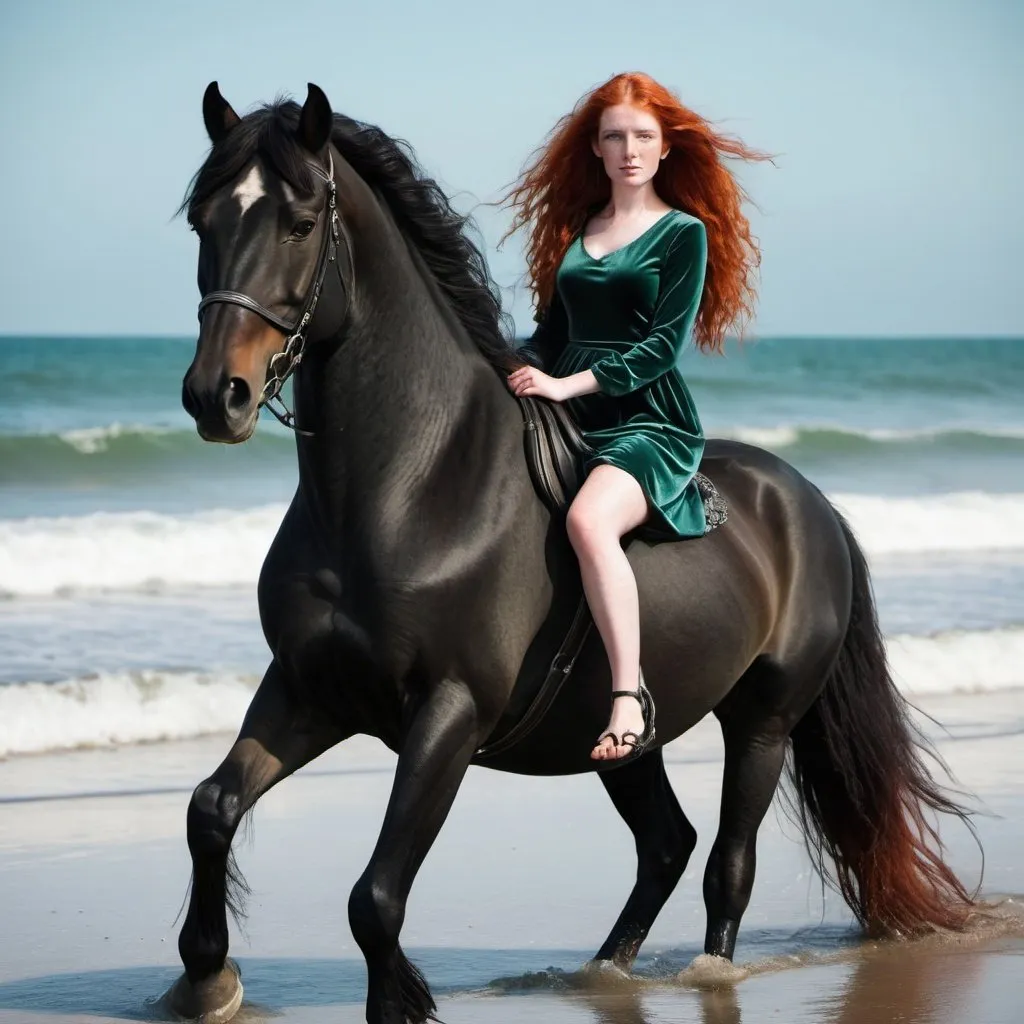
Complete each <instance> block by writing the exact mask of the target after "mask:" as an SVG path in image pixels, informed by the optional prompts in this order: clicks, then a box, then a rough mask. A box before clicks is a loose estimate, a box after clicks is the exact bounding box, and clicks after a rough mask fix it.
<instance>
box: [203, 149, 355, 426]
mask: <svg viewBox="0 0 1024 1024" xmlns="http://www.w3.org/2000/svg"><path fill="white" fill-rule="evenodd" d="M327 160H328V169H327V173H326V174H325V173H324V172H323V170H322V169H321V168H319V167H318V166H317V165H316V164H313V163H311V164H309V167H310V169H311V170H312V171H313V172H314V173H315V174H316V175H317V176H318V177H319V178H321V179H322V180H323V181H324V182H325V183H326V185H327V203H326V205H325V207H324V211H325V213H326V214H327V217H328V220H329V223H327V224H325V225H324V232H323V236H322V238H321V241H320V252H319V254H318V256H317V262H316V271H315V273H314V274H313V284H312V286H311V287H310V290H309V292H308V293H307V295H306V301H305V302H304V303H303V306H302V312H301V313H300V314H299V316H298V317H297V318H296V319H295V320H294V321H289V320H285V319H284V318H283V317H280V316H278V315H277V314H276V313H273V312H271V311H270V310H269V309H267V307H266V306H264V305H263V304H262V303H260V302H257V301H256V299H254V298H252V296H250V295H246V294H245V293H244V292H233V291H214V292H207V293H206V294H205V295H204V296H203V297H202V299H200V301H199V309H198V311H197V312H198V315H199V320H200V322H202V319H203V310H204V309H206V307H207V306H212V305H213V304H214V303H217V302H227V303H230V304H232V305H235V306H241V307H242V308H243V309H248V310H250V311H251V312H253V313H256V314H258V315H259V316H261V317H262V318H263V319H264V320H266V321H267V323H269V324H270V325H271V326H272V327H276V328H277V329H278V330H280V331H283V332H284V333H285V334H286V335H287V339H286V340H285V343H284V348H283V349H282V350H281V351H280V352H275V353H274V354H273V355H272V356H271V357H270V364H269V366H268V367H267V380H266V382H265V383H264V385H263V390H262V391H261V392H260V397H259V401H258V402H257V406H256V407H257V408H258V409H259V408H262V407H263V406H266V407H267V409H269V410H270V412H271V413H272V414H273V415H274V416H275V417H276V418H277V419H278V421H279V422H281V423H282V424H284V426H286V427H288V429H289V430H294V431H295V432H296V433H297V434H304V435H305V436H307V437H310V436H312V435H311V434H310V432H309V431H307V430H300V429H299V427H298V426H296V424H295V414H294V413H293V412H292V411H291V410H290V409H289V408H288V406H287V405H285V403H284V400H283V399H282V398H281V388H283V387H284V384H285V381H287V380H288V378H289V377H290V376H291V375H292V374H293V373H294V372H295V371H296V370H297V369H298V368H299V364H300V363H301V362H302V357H303V355H304V353H305V350H306V330H307V328H308V327H309V323H310V321H311V320H312V319H313V314H314V313H315V312H316V306H317V303H318V302H319V301H320V292H321V289H322V288H323V284H324V280H325V278H326V277H327V268H328V267H329V266H330V265H331V264H332V263H333V264H334V265H335V267H336V268H337V271H338V281H339V282H340V284H341V289H342V291H343V292H346V288H345V276H344V274H343V273H342V270H341V263H340V261H339V260H338V243H339V240H340V239H341V238H344V240H345V250H346V252H347V254H348V261H349V266H350V267H351V266H352V265H353V259H352V242H351V240H350V238H349V235H348V231H346V230H345V225H344V223H343V222H342V220H341V218H340V217H339V216H338V209H337V198H338V196H337V193H338V186H337V184H336V183H335V181H334V157H333V156H332V155H331V153H330V150H328V153H327ZM274 402H276V403H277V404H278V405H279V406H280V407H281V409H280V411H278V410H277V409H276V408H274V405H273V404H272V403H274Z"/></svg>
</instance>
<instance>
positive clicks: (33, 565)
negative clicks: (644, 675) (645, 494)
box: [0, 338, 1024, 754]
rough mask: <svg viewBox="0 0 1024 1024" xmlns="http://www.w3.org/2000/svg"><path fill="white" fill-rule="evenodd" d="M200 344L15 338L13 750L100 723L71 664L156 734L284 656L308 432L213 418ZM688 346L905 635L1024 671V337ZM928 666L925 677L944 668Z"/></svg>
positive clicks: (720, 414)
mask: <svg viewBox="0 0 1024 1024" xmlns="http://www.w3.org/2000/svg"><path fill="white" fill-rule="evenodd" d="M193 344H194V343H193V342H192V341H189V340H185V339H159V338H117V339H114V338H3V339H0V382H2V388H3V398H2V399H0V684H7V685H6V687H0V754H2V753H3V752H4V751H5V750H20V749H28V748H30V747H31V746H32V744H35V745H36V746H35V748H38V749H45V748H46V747H47V746H62V745H73V743H77V742H89V741H90V740H89V735H90V734H89V732H88V728H86V731H85V734H81V732H80V731H79V732H75V731H74V730H72V729H71V728H70V725H69V724H68V722H70V717H69V716H68V715H65V713H64V711H62V710H61V709H62V708H63V707H64V705H63V704H61V703H60V702H59V701H58V703H57V704H56V705H54V706H51V704H48V703H47V701H52V700H53V699H55V698H54V694H55V693H57V692H58V691H59V688H60V687H61V686H63V687H65V688H66V689H67V688H68V687H70V688H71V689H68V691H67V692H68V693H69V694H70V693H71V692H72V690H74V692H75V693H78V696H79V698H80V699H81V700H84V701H85V703H86V704H88V703H89V702H96V701H106V702H107V704H105V705H104V708H105V711H104V714H105V715H106V717H107V718H109V717H110V716H113V717H114V718H117V716H118V715H119V714H122V713H123V715H124V716H125V720H124V729H123V731H122V733H119V734H118V735H119V736H126V737H128V738H146V737H147V736H149V734H148V733H145V735H144V734H143V733H144V729H143V725H142V724H140V723H141V721H142V719H141V717H140V715H139V714H137V713H138V712H139V709H140V707H141V704H142V703H143V702H144V700H150V701H151V700H152V699H154V698H153V694H154V693H155V694H157V695H158V697H159V695H160V694H163V695H164V696H166V697H167V698H168V699H170V697H171V695H173V694H175V693H176V694H178V695H179V696H180V695H181V694H183V693H186V692H187V693H190V694H193V696H194V697H195V700H196V701H197V702H199V703H195V704H194V706H193V705H192V704H188V702H187V701H186V705H187V707H194V710H195V716H194V720H192V719H190V718H189V713H187V709H186V713H185V714H184V717H183V719H182V721H181V723H180V725H179V726H176V728H178V729H179V733H180V734H182V735H189V734H191V733H190V731H189V730H190V729H192V730H193V731H196V730H198V731H203V730H204V729H206V728H212V727H214V726H217V724H218V720H216V716H214V718H212V719H211V717H210V712H209V709H208V708H206V709H205V710H201V708H200V703H201V702H200V698H203V699H205V698H206V697H209V696H210V695H211V693H219V694H220V696H222V697H225V700H226V704H225V708H226V709H227V710H224V712H223V714H224V716H225V719H224V721H225V722H226V723H227V724H224V722H221V723H220V726H219V727H224V728H227V727H231V726H232V725H233V724H234V722H235V719H234V718H232V717H231V716H232V715H234V714H236V712H237V706H241V707H243V708H244V699H245V698H246V695H247V693H248V692H250V690H251V685H252V682H253V680H254V678H255V677H256V675H257V674H259V673H260V672H261V670H262V668H263V666H264V665H265V663H266V657H267V655H266V650H265V647H264V645H263V641H262V639H261V637H260V635H259V630H258V626H257V620H256V609H255V597H254V591H255V579H256V574H257V572H258V569H259V565H260V562H261V560H262V557H263V554H264V552H265V551H266V548H267V545H268V544H269V542H270V539H271V537H272V536H273V533H274V530H275V529H276V526H277V524H278V522H279V521H280V517H281V514H282V511H283V508H284V506H285V504H286V502H287V501H288V500H289V498H290V496H291V493H292V491H293V489H294V486H295V481H296V470H295V458H294V447H293V445H294V442H293V439H292V438H291V436H290V435H289V434H288V432H287V431H285V430H284V429H283V428H282V427H280V426H279V425H278V424H277V423H276V422H275V421H273V420H272V419H271V418H270V417H269V416H266V415H264V417H263V419H262V421H261V423H260V427H259V430H258V432H257V434H256V436H255V438H254V439H253V440H252V441H251V442H249V443H248V444H245V445H241V446H231V447H228V446H223V445H211V444H206V443H204V442H203V441H201V440H200V438H199V437H198V436H197V434H196V432H195V429H194V425H193V424H192V421H191V420H190V419H189V417H188V416H187V415H186V414H185V412H184V411H183V410H182V408H181V404H180V389H181V379H182V376H183V374H184V373H185V371H186V369H187V367H188V365H189V363H190V361H191V358H192V354H193ZM683 370H684V372H685V374H686V377H687V380H688V382H689V384H690V387H691V389H692V391H693V394H694V397H695V400H696V402H697V406H698V409H699V411H700V414H701V417H702V419H703V422H704V426H705V430H706V432H707V434H708V435H709V436H727V437H735V438H739V439H742V440H746V441H749V442H751V443H753V444H758V445H762V446H764V447H767V448H770V449H772V450H774V451H776V452H777V453H778V454H780V455H781V456H782V457H783V458H786V459H787V460H789V461H790V462H792V463H793V464H794V465H795V466H796V467H797V468H799V469H800V470H801V471H803V472H804V473H805V474H806V475H807V476H808V477H809V478H810V479H812V480H813V481H814V482H815V483H817V484H818V485H819V486H820V487H821V488H822V489H823V490H824V491H825V492H826V493H827V494H829V495H830V497H832V499H833V500H834V501H836V502H837V504H839V506H840V507H841V508H843V510H844V511H845V512H846V513H847V514H848V515H849V516H850V518H851V521H852V522H853V524H854V527H855V529H857V531H858V535H859V536H860V538H861V541H862V543H863V545H864V547H865V548H866V550H867V551H868V554H869V557H870V559H871V563H872V567H873V571H874V576H875V583H876V588H877V591H878V596H879V601H880V607H881V612H882V619H883V626H884V627H885V628H886V630H887V631H888V632H889V633H890V634H891V635H893V636H899V637H905V636H909V637H911V638H916V640H921V641H922V642H923V643H925V644H929V643H932V644H933V647H932V648H920V645H918V646H914V644H911V648H912V649H913V650H914V651H919V649H920V650H922V651H925V654H922V655H921V658H925V655H927V658H933V657H934V658H936V659H938V664H940V665H942V666H946V667H949V668H950V671H949V677H948V678H949V679H951V680H953V682H952V683H949V685H954V684H955V681H956V679H957V678H959V676H958V672H960V668H962V669H963V672H967V671H968V668H969V669H970V672H973V673H974V675H971V678H972V679H975V682H974V684H973V685H975V686H976V687H980V688H982V689H984V688H986V686H989V685H998V686H1006V685H1024V670H1021V671H1020V672H1019V677H1018V673H1017V670H1016V669H1015V668H1014V667H1013V666H1014V665H1016V664H1018V663H1022V664H1024V598H1022V596H1021V595H1022V594H1024V340H1013V339H1003V340H993V339H972V338H960V339H949V338H944V339H927V338H921V339H913V340H891V339H855V338H849V339H814V338H801V339H785V338H772V339H764V340H761V341H757V342H753V343H748V344H747V345H745V346H742V347H740V346H737V345H732V346H730V347H729V349H728V350H727V355H726V356H725V357H724V358H722V357H708V356H702V355H699V354H697V353H695V352H690V353H687V355H686V356H685V357H684V361H683ZM916 640H915V642H916ZM929 650H930V651H931V653H930V654H928V653H927V651H929ZM915 656H916V655H915ZM927 658H925V660H927ZM924 663H925V662H924V661H923V660H922V661H920V664H921V665H922V666H923V665H924ZM968 663H969V664H968ZM914 666H915V663H914V662H913V661H911V662H910V663H909V667H908V671H909V672H910V675H911V676H912V677H913V678H912V679H911V681H910V682H909V684H908V686H909V688H910V689H914V688H918V689H919V688H921V687H928V688H931V689H935V688H936V686H937V685H940V684H935V683H933V682H930V681H929V680H931V679H932V677H933V676H934V675H935V672H934V670H928V672H927V673H926V672H925V669H924V668H923V667H922V668H921V671H920V672H917V670H916V669H915V667H914ZM950 666H951V667H950ZM958 666H960V668H958ZM970 672H969V673H968V674H970ZM939 674H940V675H941V673H939ZM960 675H963V673H960ZM944 678H945V677H944ZM993 680H995V681H996V682H993ZM83 681H84V682H83ZM34 683H39V684H42V685H43V686H44V689H43V690H39V691H37V690H31V691H30V690H27V689H26V686H29V685H30V684H34ZM941 685H947V684H946V683H942V684H941ZM83 687H84V689H83ZM75 688H77V689H75ZM218 688H219V689H218ZM4 691H6V694H7V696H8V697H10V695H11V694H13V693H14V692H15V691H17V693H18V694H19V700H20V701H21V704H19V707H27V708H28V710H27V711H22V712H19V713H20V714H23V715H27V719H24V720H23V721H22V725H21V726H19V728H20V730H21V731H20V732H19V734H18V737H13V736H12V735H11V734H10V730H8V735H6V736H5V734H4V728H5V726H4V724H3V723H4V720H5V719H4V715H5V707H4V703H3V702H4V695H5V694H4ZM83 693H84V694H85V695H84V697H83V696H82V694H83ZM229 697H230V699H227V698H229ZM10 699H12V700H13V697H10ZM68 699H70V697H69V698H68ZM160 699H162V698H160ZM189 699H190V700H191V698H189ZM232 701H234V702H235V703H232ZM204 707H205V706H204ZM6 710H7V717H8V720H10V716H11V712H10V709H9V708H8V709H6ZM150 710H152V709H150ZM33 715H38V716H39V718H38V720H36V719H34V718H33ZM44 716H45V723H46V724H43V722H44ZM133 716H134V717H133ZM79 717H80V716H79ZM26 722H27V724H26ZM54 723H57V724H56V725H54ZM61 723H64V724H61ZM65 726H66V727H65ZM76 728H77V727H76ZM146 728H150V726H146ZM140 730H142V731H141V732H140ZM26 736H28V739H26V738H25V737H26ZM96 738H97V739H99V737H96ZM35 748H33V749H35Z"/></svg>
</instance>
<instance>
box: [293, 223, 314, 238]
mask: <svg viewBox="0 0 1024 1024" xmlns="http://www.w3.org/2000/svg"><path fill="white" fill-rule="evenodd" d="M315 227H316V221H315V220H300V221H299V223H298V224H296V225H295V227H294V228H292V237H293V238H308V237H309V235H310V233H311V232H312V230H313V228H315Z"/></svg>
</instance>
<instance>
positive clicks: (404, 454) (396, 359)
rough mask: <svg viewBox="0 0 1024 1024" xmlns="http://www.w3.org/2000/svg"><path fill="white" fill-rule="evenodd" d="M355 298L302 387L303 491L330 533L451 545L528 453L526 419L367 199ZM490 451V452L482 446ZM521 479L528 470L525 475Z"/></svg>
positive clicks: (384, 548) (316, 354)
mask: <svg viewBox="0 0 1024 1024" xmlns="http://www.w3.org/2000/svg"><path fill="white" fill-rule="evenodd" d="M346 223H347V224H349V226H350V229H351V232H352V242H353V255H354V282H355V284H354V289H353V292H352V294H351V296H350V299H349V301H350V312H349V316H348V319H347V323H346V325H345V328H344V330H343V332H342V333H341V334H340V335H339V336H338V337H337V338H335V339H333V341H330V342H327V343H324V344H323V345H321V346H316V345H314V346H311V347H310V349H309V355H308V357H307V360H306V361H305V362H304V363H303V364H302V366H301V368H300V370H299V372H298V374H297V375H296V385H295V387H296V406H297V413H298V421H299V424H300V426H302V427H303V428H305V429H309V430H312V432H313V435H314V436H312V437H301V436H300V437H299V438H298V453H299V475H300V485H299V486H300V492H301V493H302V494H303V495H304V497H305V499H306V501H307V503H310V504H311V505H312V506H313V507H314V508H315V511H316V516H315V518H316V520H318V521H319V522H320V524H321V528H322V529H323V530H324V531H327V532H328V533H329V535H330V536H331V537H333V538H337V539H338V540H339V541H340V540H341V539H342V538H344V537H349V538H350V537H351V535H352V534H356V535H358V536H359V537H360V539H361V542H362V543H363V544H364V545H368V546H369V547H371V548H374V549H375V550H377V551H378V553H382V554H385V555H386V554H388V553H392V554H393V552H394V550H395V549H396V548H401V547H404V546H406V545H407V538H408V537H409V536H410V533H415V534H416V536H417V537H419V538H420V542H421V543H422V542H423V541H426V542H427V543H430V542H431V540H433V541H435V542H440V541H441V538H442V536H443V537H445V538H446V539H447V540H450V541H451V542H452V543H458V542H459V538H458V537H455V536H451V526H452V523H453V522H455V521H457V520H459V519H460V518H462V519H465V518H466V517H464V516H463V517H460V516H458V515H457V514H456V509H457V507H459V506H461V507H463V508H467V509H468V508H469V507H470V506H471V505H472V504H473V503H474V502H476V501H478V500H480V499H481V497H482V491H483V489H484V488H485V487H486V486H488V485H491V486H493V485H494V483H495V482H494V481H493V476H494V474H493V466H492V463H493V462H494V460H495V459H501V458H504V459H505V460H506V464H507V462H508V459H509V456H510V455H512V453H513V450H514V449H513V443H514V444H515V445H518V449H515V450H518V452H520V453H521V450H522V449H521V440H520V433H521V417H520V415H519V412H518V409H517V408H516V405H515V402H514V400H513V399H512V397H511V395H510V394H509V392H508V390H507V388H506V387H505V386H504V385H503V383H502V382H501V380H500V379H499V377H498V375H497V374H496V373H495V371H494V369H493V368H492V367H491V366H490V364H489V363H488V362H487V360H486V359H485V358H484V356H483V355H482V354H481V353H480V352H479V350H478V349H477V347H476V346H475V344H474V343H473V342H472V340H471V339H470V338H469V337H468V336H467V334H466V332H465V330H464V328H463V327H462V325H461V323H460V322H459V321H458V318H457V317H456V316H455V315H454V314H453V313H452V311H451V310H450V309H449V308H448V306H447V303H446V301H445V299H444V298H443V296H442V295H441V293H440V290H439V289H438V287H437V285H436V283H435V282H433V280H432V279H431V278H430V275H429V272H428V271H427V270H426V268H425V267H424V265H423V263H422V260H421V259H420V258H419V256H418V254H415V253H413V252H411V251H410V249H411V247H410V246H408V245H407V244H406V242H405V240H404V238H403V237H402V235H401V233H400V232H399V230H398V228H397V226H396V225H395V223H394V221H393V220H392V219H391V217H390V215H389V214H388V213H387V212H386V211H385V210H383V209H382V208H381V206H380V205H379V204H378V203H377V202H376V201H375V200H374V199H373V198H372V197H371V199H370V202H369V203H367V202H363V203H361V204H360V208H359V211H358V212H353V213H352V214H350V215H347V220H346ZM485 439H486V440H485ZM524 473H525V470H524Z"/></svg>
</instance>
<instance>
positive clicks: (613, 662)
mask: <svg viewBox="0 0 1024 1024" xmlns="http://www.w3.org/2000/svg"><path fill="white" fill-rule="evenodd" d="M647 514H648V507H647V498H646V497H645V495H644V492H643V490H642V489H641V487H640V484H639V483H637V481H636V479H635V478H634V477H632V476H630V474H629V473H627V472H626V471H625V470H622V469H619V468H618V467H617V466H609V465H605V464H601V465H598V466H595V467H594V468H593V469H592V470H591V471H590V473H589V475H588V476H587V479H586V480H585V481H584V483H583V486H582V487H581V488H580V491H579V493H578V494H577V495H576V498H575V500H574V501H573V503H572V505H571V506H570V507H569V513H568V520H567V526H568V531H569V539H570V540H571V541H572V546H573V548H574V549H575V551H576V555H577V557H578V558H579V561H580V575H581V576H582V579H583V590H584V593H585V594H586V596H587V602H588V604H589V605H590V610H591V613H592V614H593V616H594V624H595V625H596V626H597V629H598V632H599V633H600V634H601V639H602V640H603V641H604V646H605V650H606V651H607V653H608V662H609V664H610V666H611V672H612V689H613V690H635V689H636V688H637V685H638V682H639V678H640V612H639V604H638V600H637V589H636V579H635V578H634V576H633V570H632V568H631V567H630V564H629V561H628V560H627V558H626V553H625V552H624V551H623V550H622V543H621V542H622V536H623V534H625V533H628V532H629V531H630V530H633V529H636V527H638V526H640V524H641V523H643V522H644V521H645V520H646V519H647ZM608 728H609V729H610V730H611V731H612V732H614V733H615V734H616V735H617V736H621V735H622V733H623V732H629V731H632V732H635V733H636V734H637V735H638V736H639V735H640V734H641V733H642V732H643V728H644V718H643V714H642V712H641V709H640V703H639V701H635V700H630V699H629V698H627V697H624V698H621V699H619V700H615V701H612V713H611V720H610V721H609V723H608ZM630 749H631V748H630V746H629V744H628V743H627V744H622V745H620V746H616V745H615V744H614V743H613V742H612V740H611V737H605V738H604V739H603V740H602V741H601V742H600V743H599V744H597V745H596V746H595V747H594V749H593V751H591V755H590V756H591V757H593V758H595V759H596V760H608V759H613V758H618V757H623V756H625V755H626V754H628V753H629V752H630Z"/></svg>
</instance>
